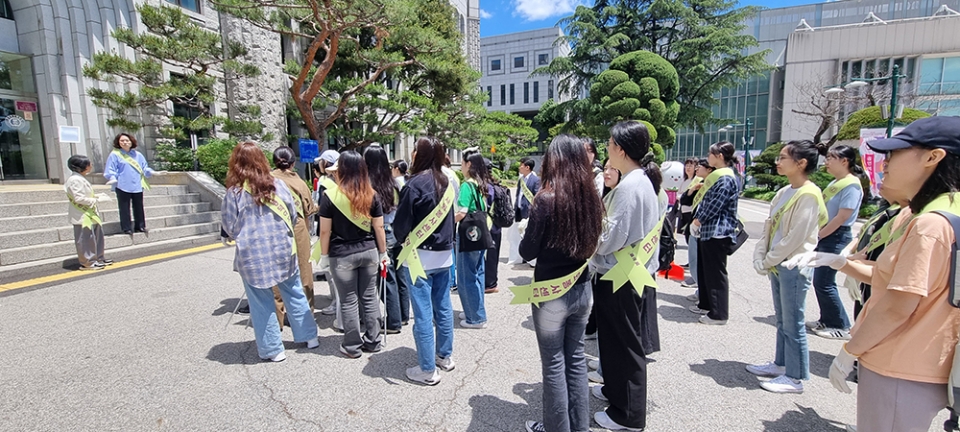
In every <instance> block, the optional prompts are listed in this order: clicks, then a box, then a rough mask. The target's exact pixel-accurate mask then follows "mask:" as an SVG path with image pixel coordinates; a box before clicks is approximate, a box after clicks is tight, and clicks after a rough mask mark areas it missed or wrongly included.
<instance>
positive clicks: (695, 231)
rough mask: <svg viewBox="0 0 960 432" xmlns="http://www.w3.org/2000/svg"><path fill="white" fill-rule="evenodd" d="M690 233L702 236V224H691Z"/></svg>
mask: <svg viewBox="0 0 960 432" xmlns="http://www.w3.org/2000/svg"><path fill="white" fill-rule="evenodd" d="M690 235H692V236H694V237H696V238H700V225H695V224H690Z"/></svg>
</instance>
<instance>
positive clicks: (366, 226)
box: [323, 186, 373, 232]
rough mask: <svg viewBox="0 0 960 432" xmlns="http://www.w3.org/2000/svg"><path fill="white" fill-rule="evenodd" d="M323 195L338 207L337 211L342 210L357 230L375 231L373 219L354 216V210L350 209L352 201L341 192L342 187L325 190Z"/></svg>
mask: <svg viewBox="0 0 960 432" xmlns="http://www.w3.org/2000/svg"><path fill="white" fill-rule="evenodd" d="M323 193H324V194H326V195H327V197H328V198H330V202H332V203H333V205H334V207H336V208H337V210H340V213H342V214H343V216H344V217H346V218H347V219H349V220H350V222H353V224H354V225H356V226H357V228H360V229H362V230H364V231H366V232H370V231H372V230H373V219H371V218H368V217H366V216H363V215H357V214H354V213H353V209H352V208H351V207H350V199H349V198H347V195H345V194H344V193H343V191H341V190H340V187H338V186H333V187H331V188H327V190H325V191H324V192H323Z"/></svg>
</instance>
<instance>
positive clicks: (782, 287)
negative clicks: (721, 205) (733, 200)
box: [747, 141, 827, 393]
mask: <svg viewBox="0 0 960 432" xmlns="http://www.w3.org/2000/svg"><path fill="white" fill-rule="evenodd" d="M819 156H820V151H819V150H818V148H817V146H816V145H814V144H813V143H812V142H810V141H791V142H789V143H787V145H785V146H783V149H782V150H780V156H779V157H778V158H777V172H778V173H780V174H782V175H785V176H786V177H787V179H788V180H789V181H790V184H789V185H787V186H784V187H783V188H781V189H780V190H779V191H777V194H776V196H775V197H774V198H773V201H772V203H773V205H772V206H771V208H770V217H769V218H768V219H767V221H766V224H765V225H764V231H763V236H762V237H761V238H760V241H759V242H757V248H756V250H755V251H754V253H753V267H754V269H756V271H757V273H760V274H761V275H766V276H768V277H769V278H770V286H771V288H772V290H773V309H774V313H775V315H776V318H777V343H776V355H775V357H774V360H773V361H772V362H769V363H766V364H760V365H748V366H747V371H748V372H750V373H752V374H754V375H757V376H761V377H770V378H773V379H772V380H770V381H766V382H763V383H761V384H760V387H761V388H763V389H764V390H767V391H770V392H774V393H802V392H803V382H802V380H805V379H808V378H809V377H810V355H809V351H808V350H807V335H806V333H807V332H806V329H805V328H804V324H803V317H804V315H803V310H804V302H805V300H806V297H807V291H808V290H809V289H810V285H811V280H810V277H811V274H810V272H804V271H801V270H800V269H799V268H796V267H793V268H790V269H788V268H786V267H784V266H783V265H782V263H783V262H784V261H786V260H788V259H790V258H792V257H794V256H796V255H799V254H801V253H803V252H809V251H812V250H813V249H814V248H815V247H816V246H817V231H818V230H819V229H820V226H822V225H823V223H825V222H826V217H827V214H826V213H827V211H826V207H825V206H824V204H823V197H822V195H821V191H820V188H818V187H817V186H816V185H815V184H813V183H812V182H811V181H810V180H809V179H808V177H809V175H810V174H811V173H813V171H814V170H816V169H817V160H818V158H819Z"/></svg>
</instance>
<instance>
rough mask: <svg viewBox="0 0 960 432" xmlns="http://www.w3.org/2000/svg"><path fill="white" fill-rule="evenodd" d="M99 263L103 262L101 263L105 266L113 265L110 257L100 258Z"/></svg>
mask: <svg viewBox="0 0 960 432" xmlns="http://www.w3.org/2000/svg"><path fill="white" fill-rule="evenodd" d="M100 264H103V265H105V266H108V265H113V260H112V259H102V260H100Z"/></svg>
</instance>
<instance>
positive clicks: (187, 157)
mask: <svg viewBox="0 0 960 432" xmlns="http://www.w3.org/2000/svg"><path fill="white" fill-rule="evenodd" d="M155 159H156V165H157V168H159V169H161V170H166V171H190V170H192V169H193V150H191V149H189V148H184V147H178V146H177V145H176V144H173V143H160V144H157V148H156V158H155Z"/></svg>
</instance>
